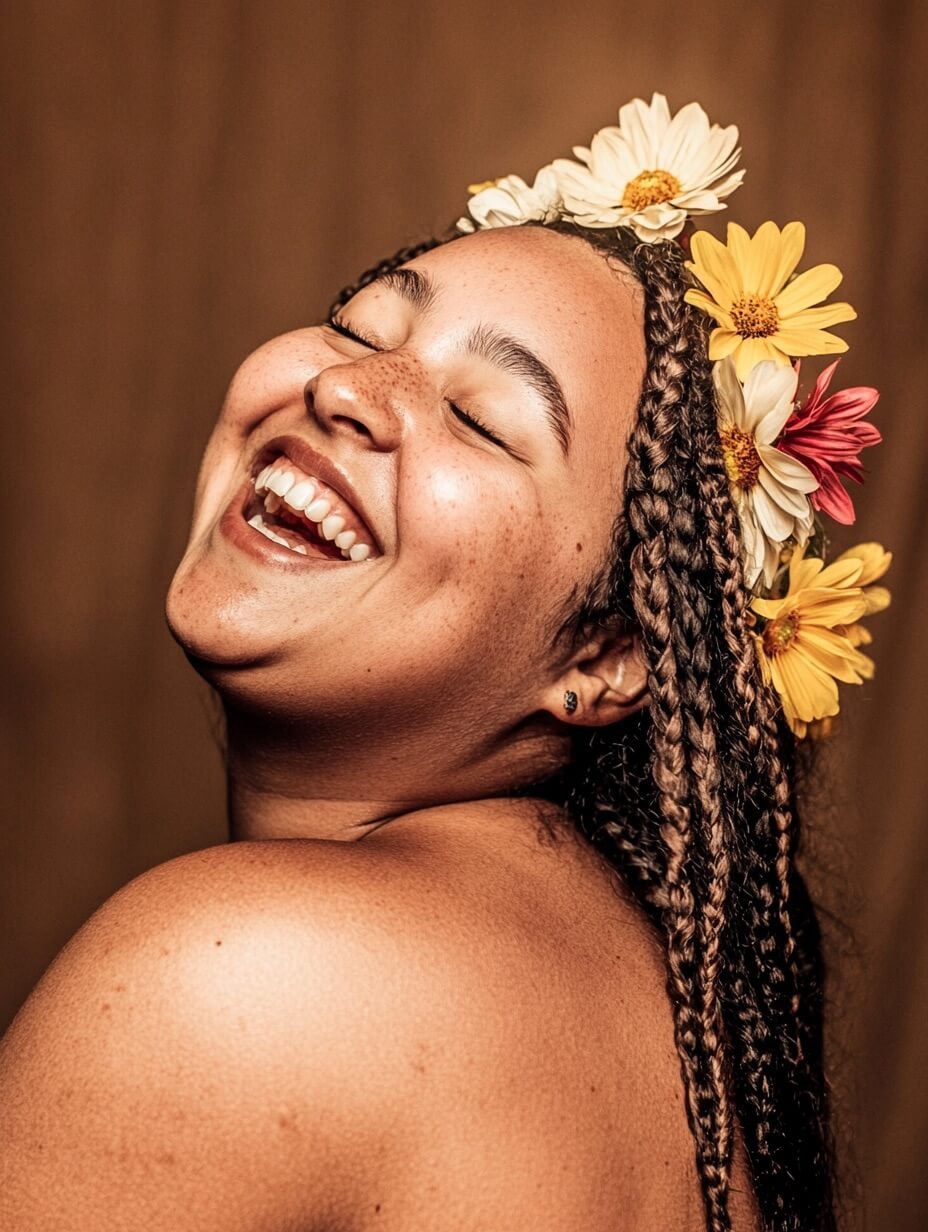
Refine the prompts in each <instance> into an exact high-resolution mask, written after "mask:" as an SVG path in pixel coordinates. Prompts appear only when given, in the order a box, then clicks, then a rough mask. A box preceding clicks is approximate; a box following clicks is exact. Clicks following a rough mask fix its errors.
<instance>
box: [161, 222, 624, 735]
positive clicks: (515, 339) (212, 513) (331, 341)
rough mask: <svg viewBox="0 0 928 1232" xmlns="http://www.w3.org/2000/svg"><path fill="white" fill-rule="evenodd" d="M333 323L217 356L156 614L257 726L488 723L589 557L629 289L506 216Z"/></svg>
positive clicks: (620, 467)
mask: <svg viewBox="0 0 928 1232" xmlns="http://www.w3.org/2000/svg"><path fill="white" fill-rule="evenodd" d="M338 320H339V322H340V328H333V326H332V325H328V324H326V325H318V326H313V327H310V328H306V329H298V330H295V331H294V332H292V333H289V334H286V335H284V336H283V337H280V338H276V339H274V340H273V341H272V342H269V343H267V344H266V345H265V346H263V347H261V348H260V349H259V350H258V351H256V352H255V353H254V354H253V355H251V356H250V357H249V358H248V359H247V360H246V361H245V362H244V364H243V365H242V366H241V368H240V369H239V371H238V372H237V374H236V376H235V378H234V380H233V382H232V386H231V388H230V390H229V393H228V396H227V398H226V401H225V405H224V406H223V409H222V412H221V414H220V417H219V421H218V423H217V425H216V428H215V431H214V432H213V435H212V438H211V440H210V442H209V445H208V447H207V450H206V455H205V458H204V461H203V465H202V469H201V473H200V478H199V482H198V489H197V496H196V506H195V513H194V519H193V529H192V533H191V538H190V543H189V546H188V548H187V551H186V554H185V556H184V558H183V560H182V562H181V564H180V567H179V569H178V571H177V574H176V577H175V579H174V583H173V585H172V587H171V592H170V596H169V601H168V616H169V621H170V624H171V627H172V629H173V631H174V633H175V635H176V636H177V638H178V639H179V640H180V642H181V643H182V644H183V645H184V647H185V648H186V649H187V651H188V653H189V654H190V655H191V656H192V657H193V658H194V659H195V661H196V662H197V666H198V667H199V668H200V670H202V671H203V672H204V674H205V675H207V676H208V678H209V679H210V680H212V682H213V683H214V684H216V685H217V686H218V687H219V688H220V690H224V691H227V692H229V693H230V694H231V696H232V697H233V698H236V699H237V700H238V701H239V702H240V703H241V702H247V703H254V704H257V705H259V706H260V707H262V708H263V709H264V710H265V711H266V712H267V713H276V714H277V715H278V716H280V717H288V716H289V717H292V718H293V719H294V720H311V719H313V718H314V717H318V718H320V719H324V720H325V722H326V723H327V724H334V725H336V726H337V725H339V724H341V725H347V726H348V727H349V728H352V729H353V730H354V732H355V734H357V732H358V731H359V730H362V729H363V730H364V731H365V732H368V733H370V734H371V735H372V736H376V735H377V734H378V730H379V731H380V734H382V735H384V736H386V735H387V734H388V733H391V732H392V733H395V732H396V730H397V725H400V727H401V728H402V729H403V730H404V731H405V732H406V734H407V735H408V733H409V732H410V730H411V729H412V728H415V727H417V726H418V727H419V728H421V729H422V730H426V729H429V730H432V731H435V730H441V731H442V732H443V733H444V738H445V740H446V741H447V740H454V739H459V740H463V741H465V743H466V742H467V741H468V740H470V741H471V743H473V742H474V741H475V740H479V739H482V738H483V735H484V734H487V733H501V732H504V731H506V730H511V728H512V727H513V726H514V725H516V724H518V723H519V722H520V721H521V720H522V719H524V718H525V716H527V715H529V714H531V713H533V712H534V711H536V710H537V709H539V708H540V707H542V708H543V705H544V703H543V701H542V698H543V694H544V692H545V690H546V689H548V688H550V685H551V682H552V680H554V679H556V677H557V674H558V670H559V667H560V665H561V664H562V662H563V658H564V652H563V648H558V647H556V646H555V645H554V644H553V643H552V637H551V632H552V625H553V622H554V621H555V619H556V616H557V614H558V613H560V612H561V610H562V607H563V604H564V602H565V600H566V599H567V597H568V595H569V594H570V593H571V592H572V590H573V589H574V588H575V587H577V586H579V585H582V584H583V583H584V582H585V581H586V580H587V579H589V578H590V576H591V575H592V574H593V572H594V571H595V570H596V568H597V567H599V566H600V565H601V563H602V562H603V560H604V557H605V554H606V553H607V551H608V547H609V543H610V539H611V531H612V527H613V523H614V520H615V517H616V514H617V512H618V510H619V508H620V505H621V490H622V476H623V473H624V467H625V448H624V442H625V439H626V437H627V434H628V431H629V428H630V426H631V421H632V416H633V414H634V409H635V406H636V402H637V396H638V391H639V389H640V384H641V378H642V374H643V370H644V344H643V338H642V324H641V309H640V299H639V293H638V290H637V288H636V286H635V284H634V283H633V282H632V280H631V278H630V276H629V275H628V274H627V273H626V272H624V271H621V270H619V269H616V268H610V266H609V265H608V264H607V262H606V261H605V260H604V258H603V257H602V256H601V255H600V254H599V253H597V252H594V251H593V250H592V249H590V248H589V247H588V246H587V245H586V244H584V243H582V242H581V241H579V240H577V239H574V238H571V237H568V236H563V235H559V234H557V233H554V232H551V231H546V230H543V229H541V228H536V227H529V228H520V227H510V228H503V229H500V230H494V231H485V232H479V233H477V234H476V235H473V236H468V237H466V238H463V239H460V240H457V241H455V242H454V243H451V244H448V245H445V246H443V247H440V248H437V249H435V250H434V251H432V252H429V253H427V254H425V255H423V256H421V257H419V258H417V259H416V260H414V261H412V262H410V263H409V264H408V265H407V266H405V267H404V269H403V271H401V272H400V273H399V274H398V275H393V276H388V277H387V278H385V279H382V280H380V281H377V282H374V283H373V284H371V285H370V286H368V287H366V288H365V289H363V290H362V291H360V292H358V294H357V295H356V296H355V297H354V298H353V299H352V300H351V301H350V303H348V304H347V305H346V306H345V307H344V308H343V309H342V310H341V313H340V314H338ZM345 331H352V332H354V333H355V334H356V335H357V339H355V338H353V337H349V336H346V332H345ZM358 339H362V340H358ZM469 417H470V418H469ZM481 425H482V426H481ZM268 466H270V467H271V471H270V473H268V471H267V467H268ZM288 472H289V473H290V474H291V475H292V476H293V480H292V484H291V486H290V487H289V489H287V482H288V481H287V479H286V478H284V476H286V474H287V473H288ZM262 474H263V475H264V478H265V483H267V482H268V481H270V482H271V484H272V486H277V487H278V488H282V489H284V490H285V494H284V497H283V501H282V502H281V501H280V498H279V497H277V496H276V495H273V494H272V493H270V492H269V491H268V490H266V489H263V488H262V489H261V490H259V491H256V487H255V479H256V477H258V478H260V477H261V476H262ZM297 485H302V486H301V487H298V486H297ZM294 492H295V493H296V496H295V497H294ZM288 498H289V501H288ZM306 501H308V502H309V504H308V516H307V513H306V511H305V510H304V511H303V512H300V509H299V506H300V505H301V504H304V503H305V502H306ZM319 502H323V504H320V503H319ZM326 502H327V504H328V506H329V508H328V509H326V508H324V503H326ZM278 504H279V507H277V506H278ZM294 504H295V505H296V506H297V508H296V509H293V508H291V505H294ZM318 517H322V521H321V522H319V521H317V520H315V519H316V518H318ZM333 518H334V519H336V520H335V521H332V520H331V519H333ZM338 519H343V521H342V522H341V523H340V522H339V520H338ZM351 531H354V533H355V538H354V540H353V541H351V540H350V539H349V538H346V536H347V535H349V534H350V532H351ZM330 532H331V533H332V534H333V535H337V536H338V537H337V538H335V539H326V535H328V534H329V533H330ZM270 535H274V536H277V538H278V539H282V540H283V541H284V542H283V543H281V542H277V541H275V539H273V538H271V537H270ZM339 543H348V544H349V545H350V546H349V548H348V549H346V550H347V551H348V552H349V556H348V558H347V559H346V558H345V556H344V554H343V551H342V550H341V549H340V548H339V547H338V546H337V545H338V544H339ZM323 544H324V545H325V546H322V545H323ZM364 544H366V545H368V547H369V553H367V555H366V559H351V556H352V555H353V556H355V557H365V551H364V548H363V547H362V546H361V545H364ZM352 547H353V548H354V549H355V550H354V552H353V553H352V552H351V548H352ZM358 549H360V550H358Z"/></svg>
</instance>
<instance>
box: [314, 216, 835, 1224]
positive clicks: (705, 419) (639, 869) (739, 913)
mask: <svg viewBox="0 0 928 1232" xmlns="http://www.w3.org/2000/svg"><path fill="white" fill-rule="evenodd" d="M528 225H536V224H528ZM545 226H546V228H547V229H553V230H556V231H559V232H562V233H564V234H569V235H573V236H575V237H578V238H580V239H582V240H584V241H585V242H587V243H589V244H591V245H592V246H593V247H594V248H596V249H598V250H600V251H601V252H603V254H604V255H605V256H606V257H608V258H616V259H618V260H619V261H621V263H622V264H623V265H624V266H625V267H626V268H627V269H628V270H629V271H631V273H632V274H633V275H634V277H635V279H636V280H637V281H638V283H640V285H641V287H642V289H643V293H644V334H645V343H646V351H647V368H646V372H645V376H644V381H643V388H642V392H641V397H640V401H639V405H638V412H637V415H636V417H635V421H634V426H633V428H632V430H631V434H630V437H629V440H628V464H627V468H626V474H625V481H624V491H623V492H622V493H616V505H617V509H618V513H617V517H616V520H615V528H614V535H613V544H612V551H611V555H610V558H609V561H608V564H607V567H606V568H605V569H604V570H603V571H601V572H600V573H599V574H598V575H597V576H596V577H594V578H593V579H592V580H591V581H590V582H589V583H588V585H587V586H586V587H585V588H584V589H583V591H582V593H575V594H574V595H572V596H571V597H570V601H569V603H568V605H567V607H566V608H565V611H564V613H563V619H562V620H561V621H560V623H559V624H558V627H557V629H556V630H555V636H557V637H561V638H567V639H578V638H579V637H581V636H583V635H584V634H585V633H588V632H589V631H590V630H591V629H593V628H595V627H596V626H597V625H602V624H603V623H604V622H610V623H611V624H612V625H613V626H614V625H615V624H616V622H617V621H618V622H619V623H620V624H624V625H625V626H626V627H628V628H635V629H637V630H639V631H640V636H641V644H642V648H643V651H644V654H645V657H646V660H647V663H648V666H649V675H648V685H649V693H650V706H649V708H648V709H647V710H644V711H642V712H640V713H638V714H635V715H633V716H631V717H630V718H627V719H625V720H624V721H622V722H621V723H617V724H615V725H613V726H611V727H606V728H576V729H574V737H573V739H574V745H573V750H572V757H571V760H570V762H569V764H568V765H567V766H566V767H565V768H564V769H563V770H562V771H560V772H559V773H558V774H557V775H556V776H555V777H554V778H552V779H551V780H549V781H547V782H546V783H542V784H535V785H533V787H532V789H531V790H532V791H533V792H534V793H535V794H537V795H540V796H544V797H546V798H548V799H552V800H555V801H557V802H558V803H559V804H561V805H563V807H564V808H565V809H566V811H567V813H568V814H569V816H570V817H571V819H572V820H573V822H574V823H575V825H576V826H577V828H578V829H579V830H580V832H581V833H582V834H584V835H585V837H586V838H587V840H588V841H589V842H590V843H591V844H592V845H593V846H595V847H596V849H597V850H599V851H600V852H602V854H603V855H604V856H605V857H606V858H607V859H608V860H609V862H610V863H611V864H612V865H613V866H614V867H615V868H616V869H617V870H618V872H619V873H620V875H621V876H622V878H623V880H624V881H625V883H626V884H627V885H628V886H629V888H630V890H631V892H632V893H633V894H634V895H635V897H636V899H637V901H638V902H639V903H640V905H641V906H642V907H643V909H644V910H645V912H646V913H647V914H648V915H649V916H650V918H651V919H652V921H653V922H654V923H655V925H656V926H657V928H658V930H659V932H660V935H661V937H662V939H663V943H664V951H665V954H666V961H667V978H668V991H669V995H670V1000H671V1003H672V1007H673V1016H674V1036H675V1041H676V1047H677V1051H678V1054H679V1059H680V1066H681V1073H682V1079H683V1085H684V1090H685V1097H686V1098H685V1103H686V1110H687V1117H688V1121H689V1125H690V1129H691V1132H692V1135H693V1139H694V1145H695V1157H696V1166H697V1170H698V1174H699V1179H700V1184H701V1188H702V1194H703V1201H704V1206H705V1217H706V1227H707V1229H708V1230H709V1232H725V1230H726V1229H729V1228H730V1227H731V1221H730V1216H729V1182H730V1174H731V1162H732V1145H733V1126H734V1121H735V1117H737V1119H738V1123H739V1125H740V1127H741V1130H742V1132H743V1135H744V1139H745V1146H746V1151H747V1155H748V1160H749V1164H750V1170H751V1175H752V1179H753V1183H754V1189H755V1193H756V1196H757V1200H758V1205H759V1208H760V1212H761V1216H762V1219H763V1222H764V1227H765V1228H766V1229H769V1230H770V1232H800V1230H801V1232H810V1230H815V1232H830V1230H832V1229H834V1228H835V1226H836V1224H835V1215H834V1203H833V1196H832V1183H831V1177H832V1166H831V1149H830V1134H829V1117H828V1101H827V1089H826V1085H825V1081H824V1078H823V1070H822V975H823V971H822V961H821V947H820V938H819V932H818V927H817V922H816V916H815V912H814V909H813V907H812V904H811V901H810V898H809V895H808V894H807V892H806V889H805V886H804V883H803V881H802V878H801V876H800V874H799V872H798V870H797V868H796V863H795V855H796V850H797V844H798V836H799V819H798V813H797V807H796V782H797V764H796V763H797V751H796V747H795V741H794V737H793V736H792V733H791V732H790V731H789V729H788V727H787V726H786V724H785V722H784V721H783V719H782V716H781V715H780V713H779V710H778V707H777V705H776V702H775V700H774V698H773V696H772V694H771V692H770V690H769V688H768V687H767V686H766V685H765V684H764V683H763V682H762V679H761V676H760V673H759V670H758V665H757V663H756V660H755V654H754V643H753V639H752V637H751V635H750V630H749V627H748V623H747V620H746V602H747V597H746V592H745V586H744V577H743V574H742V567H741V537H740V529H739V523H738V518H737V514H736V511H735V508H734V506H733V503H732V500H731V497H730V492H729V481H728V477H727V473H726V470H725V464H724V457H723V453H722V446H721V441H720V438H719V433H718V428H717V411H716V406H715V401H714V392H713V388H712V381H711V368H710V364H709V361H708V357H707V353H706V338H707V329H706V325H705V322H704V320H703V318H702V314H701V313H699V312H698V310H697V309H695V308H693V307H691V306H689V305H688V304H686V303H685V302H684V299H683V296H684V292H685V290H686V289H687V281H686V275H685V270H684V265H683V258H684V253H683V250H682V248H681V247H680V245H679V244H677V243H673V242H666V241H665V242H658V243H640V242H638V241H637V240H636V239H635V237H634V236H633V235H632V234H631V233H629V232H628V231H627V230H624V229H623V230H620V231H619V232H618V233H617V232H615V231H593V230H589V229H579V228H577V227H575V226H574V225H573V224H571V223H569V222H566V221H559V222H555V223H548V224H545ZM453 238H455V235H454V234H453V233H452V234H449V235H447V236H445V237H444V238H443V239H431V240H426V241H425V242H423V243H420V244H416V245H413V246H411V247H407V248H404V249H401V250H400V251H399V252H398V253H396V254H394V256H392V257H389V258H387V259H386V260H385V261H382V262H380V264H378V265H376V266H374V267H373V268H371V269H369V270H367V271H366V272H365V273H364V274H362V275H361V277H360V279H359V280H358V281H357V283H356V284H354V285H353V286H349V287H346V288H345V289H344V290H343V291H342V292H341V293H340V294H339V296H338V297H337V298H336V300H335V302H334V304H333V305H332V309H333V311H335V310H337V309H338V308H340V307H342V306H343V305H344V304H345V303H346V302H347V301H348V300H349V299H350V298H351V297H352V296H353V295H354V294H355V293H356V292H357V291H359V290H360V289H361V288H362V287H364V286H367V285H368V283H370V282H372V281H374V280H375V279H376V278H377V277H379V276H380V275H381V274H383V273H386V272H388V271H390V270H392V269H395V268H397V267H398V266H400V265H402V264H404V263H405V262H407V261H410V260H413V259H414V258H415V257H417V256H420V255H422V254H423V253H425V252H427V251H429V250H430V249H432V248H434V247H437V246H438V245H439V244H441V243H445V242H449V241H450V240H452V239H453ZM520 794H522V793H521V792H520Z"/></svg>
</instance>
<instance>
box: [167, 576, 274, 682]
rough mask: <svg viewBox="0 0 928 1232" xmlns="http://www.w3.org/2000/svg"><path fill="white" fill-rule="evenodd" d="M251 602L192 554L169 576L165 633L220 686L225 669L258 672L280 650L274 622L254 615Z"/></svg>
mask: <svg viewBox="0 0 928 1232" xmlns="http://www.w3.org/2000/svg"><path fill="white" fill-rule="evenodd" d="M255 598H256V596H255V595H254V594H253V593H249V592H248V591H247V590H246V589H243V588H242V586H241V583H240V582H238V583H237V584H230V580H229V579H223V578H222V577H220V576H219V575H218V574H216V573H215V571H214V570H210V569H207V567H206V564H205V562H204V561H203V560H202V559H198V558H197V557H196V556H195V555H193V554H191V553H188V555H187V556H185V557H184V559H183V561H182V562H181V564H180V566H179V567H178V569H177V572H176V573H175V574H174V578H173V580H172V582H171V585H170V588H169V590H168V594H167V600H166V603H165V616H166V618H167V624H168V628H169V629H170V631H171V634H172V636H173V637H174V639H175V641H176V642H177V643H178V645H179V646H180V647H181V649H182V650H183V651H184V653H185V654H186V655H187V658H188V659H189V660H190V661H191V663H192V664H193V666H194V667H195V668H196V670H197V671H198V672H199V673H200V674H201V675H202V676H205V677H206V678H207V680H209V681H210V683H211V684H217V685H219V684H221V683H222V682H223V680H224V679H225V670H224V669H229V670H236V669H237V670H239V671H240V670H241V669H242V668H247V667H259V666H261V665H262V664H267V663H268V662H270V661H271V660H272V659H274V657H275V655H276V653H277V651H278V650H279V647H280V639H279V637H276V636H275V630H274V622H272V621H268V619H267V613H264V617H263V619H262V618H261V614H260V613H258V612H257V611H255V610H254V608H255Z"/></svg>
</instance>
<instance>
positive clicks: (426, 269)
mask: <svg viewBox="0 0 928 1232" xmlns="http://www.w3.org/2000/svg"><path fill="white" fill-rule="evenodd" d="M409 265H410V266H411V267H412V268H414V269H420V270H422V272H423V273H426V274H428V276H429V278H430V280H431V281H432V283H433V284H434V286H435V288H436V291H437V295H436V299H435V303H434V312H435V318H436V322H440V323H441V324H442V325H445V324H447V325H449V326H450V325H451V324H452V323H454V324H455V325H457V324H464V323H465V322H466V323H467V324H473V323H475V322H479V323H485V324H488V325H494V326H498V327H501V328H503V329H505V330H506V331H507V332H510V333H512V334H514V335H517V336H518V337H519V339H520V340H521V341H523V342H525V343H526V344H527V345H528V346H529V347H530V348H531V349H532V350H533V351H535V352H536V353H537V354H538V356H539V357H540V358H541V359H542V360H543V361H544V362H545V363H546V364H547V365H548V367H549V368H550V369H551V370H552V371H553V373H554V374H555V376H556V377H557V378H558V380H559V382H560V384H561V386H562V388H563V390H564V394H565V397H566V400H567V404H568V406H569V408H570V411H571V416H572V419H573V421H574V427H575V432H574V438H575V440H576V442H577V445H578V446H581V443H582V441H583V440H584V439H587V440H588V441H589V442H590V443H591V445H592V447H593V448H600V449H601V448H602V445H603V444H604V443H608V444H609V445H612V444H613V443H614V442H615V440H616V439H618V440H619V441H624V439H625V437H626V436H627V433H628V430H629V428H630V427H631V422H632V419H633V417H634V414H635V410H636V407H637V402H638V395H639V392H640V389H641V380H642V376H643V372H644V363H645V348H644V334H643V325H642V307H643V296H642V292H641V288H640V285H639V284H638V283H637V281H636V280H635V278H634V276H633V275H632V274H631V273H630V271H629V270H627V269H626V268H625V267H624V266H623V265H621V263H620V262H619V261H618V260H617V259H614V258H611V257H610V258H608V259H607V257H606V256H605V255H604V254H603V253H602V252H600V251H598V250H596V249H594V248H592V247H591V246H590V245H589V244H587V243H585V242H584V241H583V240H581V239H578V238H576V237H573V236H569V235H563V234H560V233H558V232H555V231H551V230H548V229H546V228H543V227H534V226H529V227H525V226H521V227H520V226H513V227H499V228H493V229H489V230H485V231H478V232H477V233H476V234H473V235H468V236H465V237H463V238H461V239H457V240H454V241H452V242H451V243H448V244H444V245H442V246H441V247H439V248H435V249H433V250H432V251H430V252H428V253H425V254H424V255H423V256H421V257H418V258H416V260H414V261H411V262H409ZM610 453H611V454H612V456H615V455H614V451H613V450H611V449H610Z"/></svg>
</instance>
